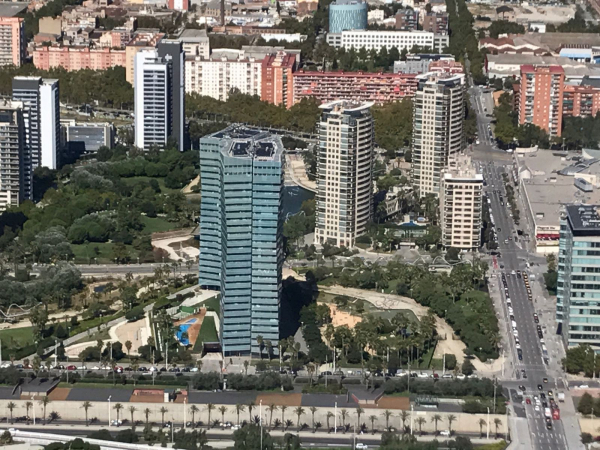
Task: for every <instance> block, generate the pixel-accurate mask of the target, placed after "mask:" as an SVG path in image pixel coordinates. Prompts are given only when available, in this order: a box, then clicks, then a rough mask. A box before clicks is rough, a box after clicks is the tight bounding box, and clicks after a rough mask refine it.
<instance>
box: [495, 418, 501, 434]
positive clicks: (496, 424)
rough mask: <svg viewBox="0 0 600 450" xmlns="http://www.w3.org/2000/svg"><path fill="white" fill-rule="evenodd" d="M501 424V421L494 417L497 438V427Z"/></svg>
mask: <svg viewBox="0 0 600 450" xmlns="http://www.w3.org/2000/svg"><path fill="white" fill-rule="evenodd" d="M501 425H502V421H501V420H500V419H498V418H497V417H496V418H495V419H494V426H495V427H496V439H498V427H500V426H501Z"/></svg>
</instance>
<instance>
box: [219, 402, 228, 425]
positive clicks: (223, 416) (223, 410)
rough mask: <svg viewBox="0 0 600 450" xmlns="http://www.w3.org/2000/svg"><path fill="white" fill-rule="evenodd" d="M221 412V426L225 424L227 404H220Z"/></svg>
mask: <svg viewBox="0 0 600 450" xmlns="http://www.w3.org/2000/svg"><path fill="white" fill-rule="evenodd" d="M219 412H220V413H221V426H222V427H223V426H225V413H226V412H227V408H226V407H225V406H219Z"/></svg>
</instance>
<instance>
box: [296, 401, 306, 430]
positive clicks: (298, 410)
mask: <svg viewBox="0 0 600 450" xmlns="http://www.w3.org/2000/svg"><path fill="white" fill-rule="evenodd" d="M305 412H306V411H304V408H303V407H302V406H298V407H297V408H296V409H295V410H294V413H295V414H296V416H298V422H296V427H298V430H300V417H301V416H303V415H304V413H305Z"/></svg>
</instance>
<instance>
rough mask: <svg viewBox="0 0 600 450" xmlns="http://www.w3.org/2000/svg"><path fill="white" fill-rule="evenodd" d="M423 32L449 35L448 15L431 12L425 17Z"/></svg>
mask: <svg viewBox="0 0 600 450" xmlns="http://www.w3.org/2000/svg"><path fill="white" fill-rule="evenodd" d="M423 30H424V31H429V32H431V33H435V34H448V14H446V13H444V12H438V13H434V12H430V13H427V14H425V16H424V17H423Z"/></svg>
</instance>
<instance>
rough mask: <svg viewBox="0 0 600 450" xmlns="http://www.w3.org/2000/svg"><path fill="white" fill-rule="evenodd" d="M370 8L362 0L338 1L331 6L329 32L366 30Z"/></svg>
mask: <svg viewBox="0 0 600 450" xmlns="http://www.w3.org/2000/svg"><path fill="white" fill-rule="evenodd" d="M367 16H368V6H367V3H366V2H362V1H360V0H336V1H334V2H333V3H331V4H330V5H329V32H330V33H334V34H336V33H341V32H342V31H344V30H366V29H367V24H368V17H367Z"/></svg>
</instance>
